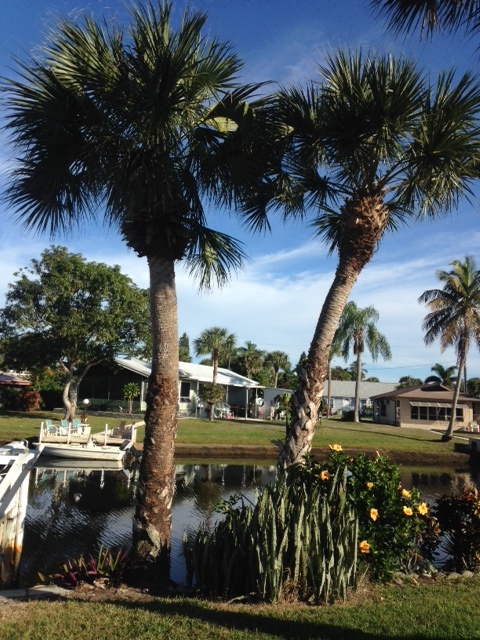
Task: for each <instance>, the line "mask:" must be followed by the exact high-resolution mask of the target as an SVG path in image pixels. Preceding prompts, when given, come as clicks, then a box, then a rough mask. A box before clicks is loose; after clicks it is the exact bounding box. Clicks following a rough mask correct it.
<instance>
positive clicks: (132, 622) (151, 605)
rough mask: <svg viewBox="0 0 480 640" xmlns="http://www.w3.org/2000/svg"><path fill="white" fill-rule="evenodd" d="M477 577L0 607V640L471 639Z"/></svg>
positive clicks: (475, 628)
mask: <svg viewBox="0 0 480 640" xmlns="http://www.w3.org/2000/svg"><path fill="white" fill-rule="evenodd" d="M479 595H480V578H478V577H476V578H473V579H470V580H460V581H438V582H437V581H436V582H435V583H434V584H431V585H428V586H419V585H408V586H402V587H395V586H391V585H390V586H388V585H383V586H379V587H374V588H373V589H372V590H371V591H369V592H368V595H365V594H364V595H362V596H361V597H358V596H356V595H355V594H354V595H353V596H352V599H351V602H349V601H347V603H345V604H337V605H331V606H320V607H311V606H306V605H297V604H291V603H285V604H278V605H268V606H266V605H239V604H237V605H233V604H223V603H218V602H217V603H215V602H206V601H203V600H200V599H194V598H181V597H178V598H152V599H151V601H149V602H136V601H120V600H119V601H110V602H84V601H78V600H68V601H67V602H46V601H32V602H29V603H15V604H13V605H9V606H5V605H2V608H1V609H0V622H1V624H0V640H21V639H22V640H23V639H24V638H28V639H29V640H69V639H72V640H73V639H75V640H87V639H88V640H90V639H91V638H95V639H96V640H107V639H109V638H115V640H127V639H128V640H130V639H131V638H134V637H138V638H142V640H154V639H155V640H160V639H165V640H166V639H168V640H183V639H186V638H188V639H189V638H191V637H193V636H194V637H195V640H212V639H213V638H215V639H217V640H253V639H257V640H274V639H276V640H278V639H279V638H281V639H284V640H290V639H292V640H293V639H298V638H302V639H304V640H308V639H313V638H317V639H318V640H334V639H335V640H374V639H378V638H383V639H388V638H409V639H410V640H424V639H425V640H426V639H427V638H435V639H437V640H457V639H459V640H460V639H464V640H467V639H468V640H473V638H479V637H480V616H478V599H479Z"/></svg>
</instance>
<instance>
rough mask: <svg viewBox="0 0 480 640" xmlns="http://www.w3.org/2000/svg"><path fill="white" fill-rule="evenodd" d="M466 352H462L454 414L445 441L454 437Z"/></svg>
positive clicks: (454, 399) (453, 408)
mask: <svg viewBox="0 0 480 640" xmlns="http://www.w3.org/2000/svg"><path fill="white" fill-rule="evenodd" d="M465 361H466V354H465V353H461V354H460V361H459V363H458V376H457V381H456V383H455V390H454V392H453V400H452V414H451V416H450V420H449V422H448V428H447V430H446V431H445V433H444V434H443V436H442V441H443V442H449V441H450V440H451V439H452V438H453V428H454V425H455V416H456V413H457V404H458V396H459V395H460V387H461V386H462V374H463V369H464V367H465Z"/></svg>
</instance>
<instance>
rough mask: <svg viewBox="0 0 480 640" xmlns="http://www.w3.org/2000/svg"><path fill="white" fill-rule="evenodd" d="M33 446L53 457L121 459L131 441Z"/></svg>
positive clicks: (42, 453) (43, 453) (91, 441)
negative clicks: (107, 443)
mask: <svg viewBox="0 0 480 640" xmlns="http://www.w3.org/2000/svg"><path fill="white" fill-rule="evenodd" d="M34 446H35V447H38V448H40V447H42V451H41V455H42V456H51V457H53V458H69V459H73V460H123V458H124V457H125V454H126V452H127V451H128V449H129V448H130V447H131V446H132V443H131V442H129V441H128V440H126V441H125V442H124V443H123V444H122V445H121V446H120V447H112V446H108V445H107V446H100V445H97V444H95V442H93V440H89V441H88V442H87V443H86V444H80V443H76V442H71V443H70V444H63V443H58V442H45V443H42V444H39V443H34Z"/></svg>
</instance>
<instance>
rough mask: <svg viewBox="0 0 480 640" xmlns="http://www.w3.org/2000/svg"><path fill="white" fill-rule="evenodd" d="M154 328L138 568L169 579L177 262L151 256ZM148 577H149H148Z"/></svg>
mask: <svg viewBox="0 0 480 640" xmlns="http://www.w3.org/2000/svg"><path fill="white" fill-rule="evenodd" d="M148 265H149V270H150V312H151V318H152V331H153V348H154V351H153V359H152V373H151V375H150V378H149V381H148V391H147V398H146V400H147V410H146V414H145V439H144V443H143V454H142V461H141V464H140V474H139V482H138V488H137V503H136V511H135V517H134V527H133V534H134V535H133V538H134V539H133V547H134V572H135V573H136V575H137V576H140V575H142V576H145V573H148V574H149V577H150V579H153V580H155V579H156V581H158V580H159V579H163V580H165V579H168V576H169V568H170V538H171V528H172V501H173V494H174V487H175V460H174V453H175V435H176V428H177V405H178V326H177V325H178V322H177V296H176V288H175V271H174V261H173V260H170V259H165V258H160V257H157V256H148ZM145 577H146V576H145Z"/></svg>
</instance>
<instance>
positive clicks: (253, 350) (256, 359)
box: [237, 340, 265, 378]
mask: <svg viewBox="0 0 480 640" xmlns="http://www.w3.org/2000/svg"><path fill="white" fill-rule="evenodd" d="M237 354H238V359H239V361H240V363H241V365H242V368H243V370H244V372H245V375H246V377H247V378H251V377H252V376H253V375H255V373H258V372H259V371H260V370H261V368H262V367H263V361H264V359H265V352H264V351H262V350H261V349H259V348H258V347H257V345H256V344H255V343H254V342H250V340H247V341H246V342H245V346H244V347H239V348H238V351H237Z"/></svg>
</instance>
